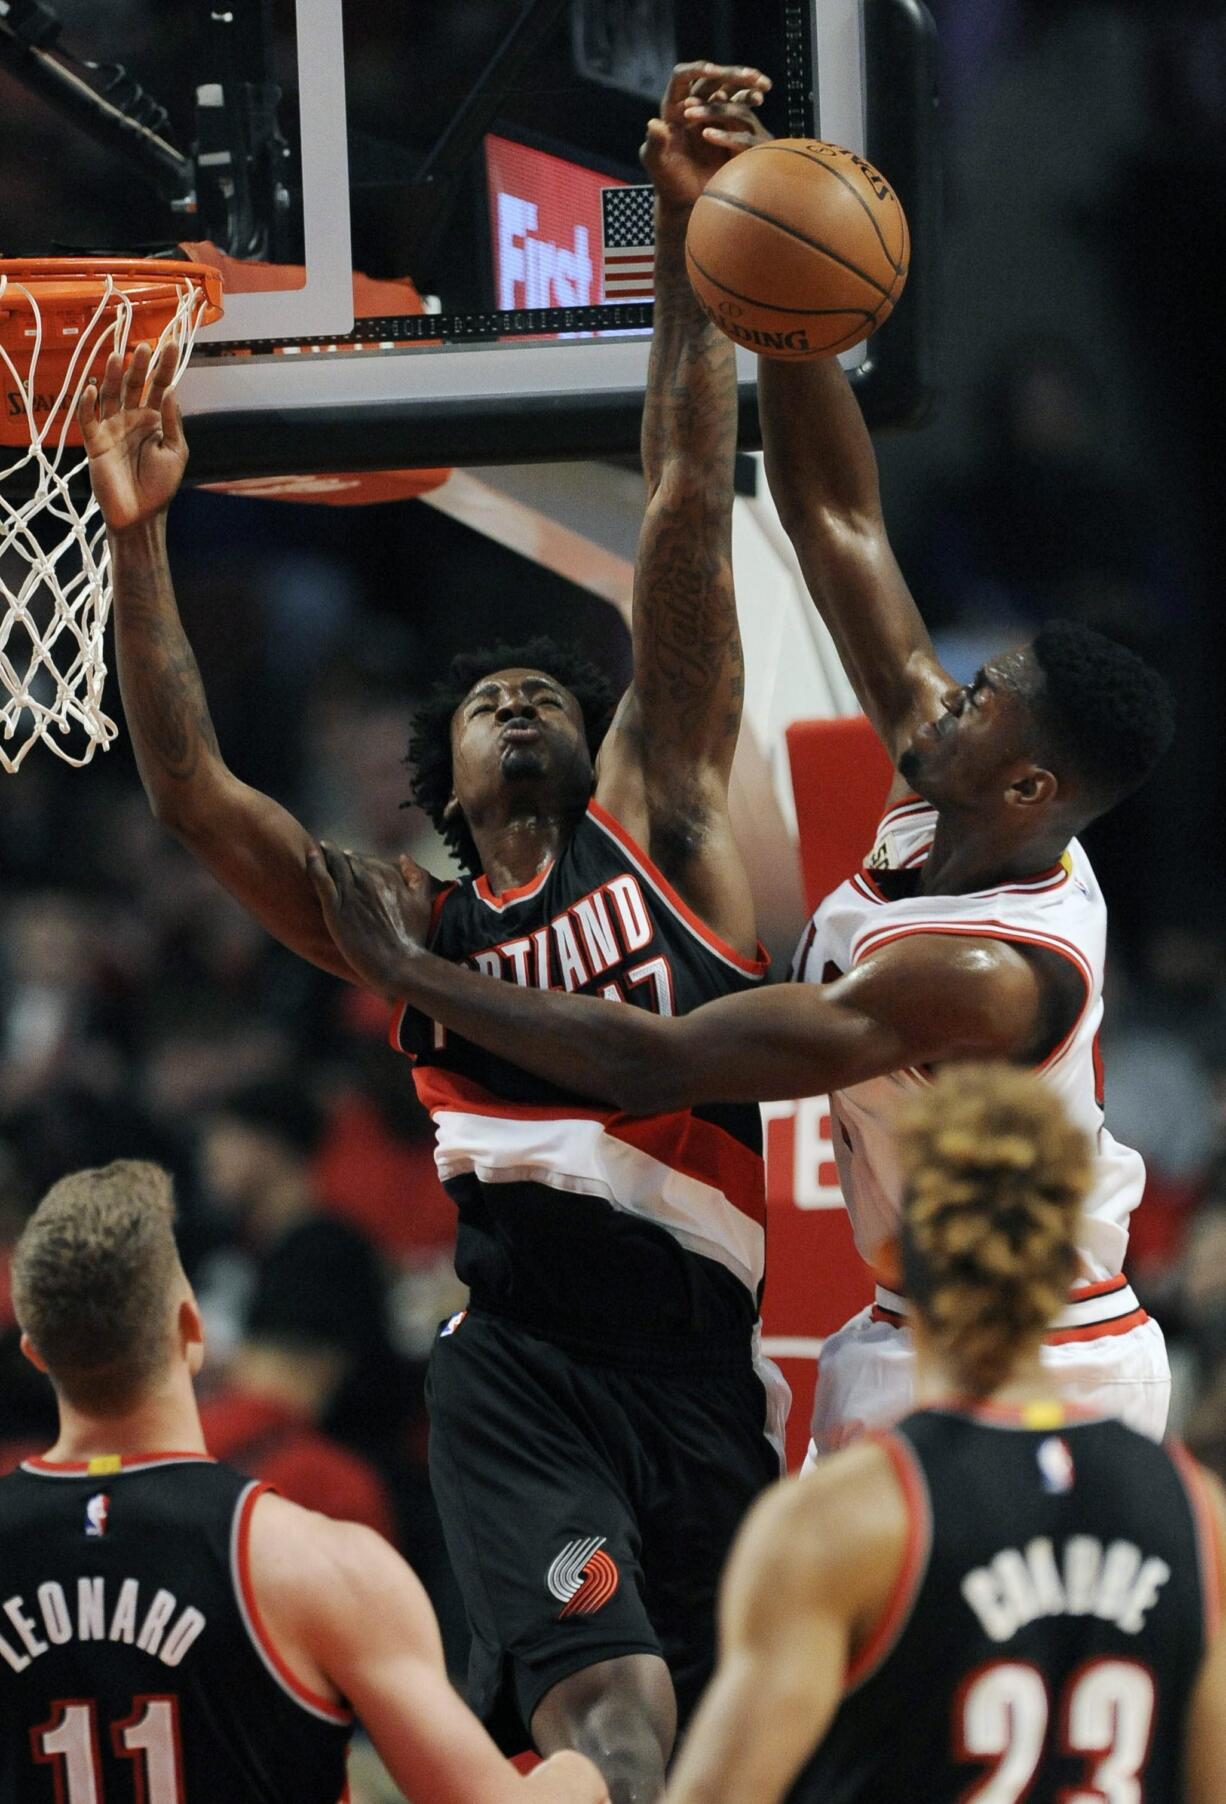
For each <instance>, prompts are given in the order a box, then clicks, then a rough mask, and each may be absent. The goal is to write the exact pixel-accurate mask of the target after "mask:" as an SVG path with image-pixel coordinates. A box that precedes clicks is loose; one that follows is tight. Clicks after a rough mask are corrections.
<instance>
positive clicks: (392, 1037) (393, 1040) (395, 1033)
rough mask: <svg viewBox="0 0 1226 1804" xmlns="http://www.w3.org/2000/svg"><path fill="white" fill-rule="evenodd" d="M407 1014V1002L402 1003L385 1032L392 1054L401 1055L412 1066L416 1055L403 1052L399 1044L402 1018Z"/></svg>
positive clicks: (393, 1014) (402, 1023) (394, 1012)
mask: <svg viewBox="0 0 1226 1804" xmlns="http://www.w3.org/2000/svg"><path fill="white" fill-rule="evenodd" d="M408 1012H409V1004H408V1003H407V1002H402V1003H401V1004H400V1006H399V1007H398V1008H396V1009H395V1010H394V1011H393V1013H392V1019H391V1022H390V1024H389V1026H388V1030H387V1043H388V1045H389V1046H390V1047H391V1049H392V1051H393V1052H399V1053H401V1054H402V1055H403V1057H405V1058H406V1059H408V1060H409V1062H410V1064H413V1063H415V1062H416V1055H415V1054H414V1053H411V1052H405V1050H404V1047H403V1046H402V1045H401V1044H400V1030H401V1028H402V1027H403V1026H404V1018H405V1016H406V1015H407V1014H408Z"/></svg>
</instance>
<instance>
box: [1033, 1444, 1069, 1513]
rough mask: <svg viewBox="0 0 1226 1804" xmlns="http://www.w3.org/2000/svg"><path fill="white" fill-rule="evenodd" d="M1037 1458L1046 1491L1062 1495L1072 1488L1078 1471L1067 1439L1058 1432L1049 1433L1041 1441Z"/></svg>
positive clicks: (1040, 1476)
mask: <svg viewBox="0 0 1226 1804" xmlns="http://www.w3.org/2000/svg"><path fill="white" fill-rule="evenodd" d="M1035 1458H1036V1459H1037V1460H1038V1462H1039V1479H1040V1482H1041V1483H1042V1486H1043V1489H1044V1490H1045V1491H1048V1492H1050V1493H1051V1495H1052V1496H1053V1497H1060V1496H1063V1495H1064V1493H1065V1492H1066V1491H1071V1490H1072V1488H1073V1485H1074V1483H1075V1482H1076V1478H1077V1471H1076V1468H1075V1467H1074V1465H1073V1456H1072V1454H1071V1453H1070V1452H1069V1449H1068V1442H1067V1441H1062V1440H1061V1439H1060V1436H1059V1435H1058V1434H1053V1435H1049V1436H1048V1438H1047V1439H1046V1440H1045V1441H1040V1442H1039V1446H1038V1451H1037V1452H1036V1454H1035Z"/></svg>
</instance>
